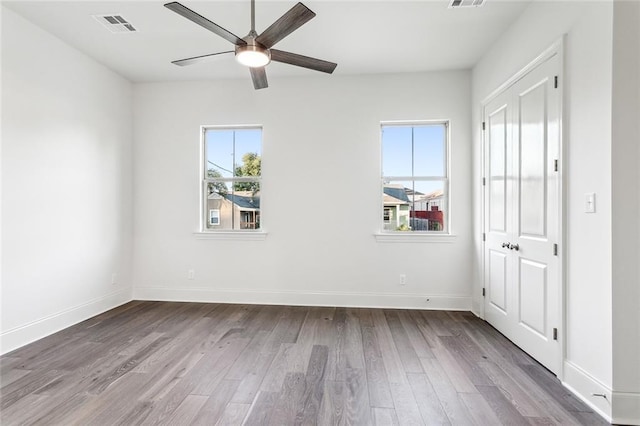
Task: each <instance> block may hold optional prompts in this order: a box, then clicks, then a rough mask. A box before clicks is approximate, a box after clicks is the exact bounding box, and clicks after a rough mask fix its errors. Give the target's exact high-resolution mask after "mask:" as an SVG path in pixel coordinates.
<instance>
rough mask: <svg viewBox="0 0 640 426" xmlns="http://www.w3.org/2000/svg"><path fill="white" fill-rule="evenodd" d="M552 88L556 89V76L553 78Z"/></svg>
mask: <svg viewBox="0 0 640 426" xmlns="http://www.w3.org/2000/svg"><path fill="white" fill-rule="evenodd" d="M553 88H554V89H557V88H558V76H557V75H556V76H555V77H553Z"/></svg>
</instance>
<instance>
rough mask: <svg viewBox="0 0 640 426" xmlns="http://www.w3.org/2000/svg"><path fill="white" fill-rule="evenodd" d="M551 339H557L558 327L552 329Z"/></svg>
mask: <svg viewBox="0 0 640 426" xmlns="http://www.w3.org/2000/svg"><path fill="white" fill-rule="evenodd" d="M553 340H558V329H557V328H554V329H553Z"/></svg>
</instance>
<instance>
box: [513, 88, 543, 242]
mask: <svg viewBox="0 0 640 426" xmlns="http://www.w3.org/2000/svg"><path fill="white" fill-rule="evenodd" d="M546 88H547V79H546V78H544V79H543V80H542V81H540V82H538V83H537V84H536V85H535V86H534V87H532V88H529V89H528V90H527V91H525V92H524V93H522V94H520V95H519V96H518V112H519V114H518V121H517V126H518V128H519V129H520V134H519V135H517V136H519V144H518V148H519V150H520V156H519V169H520V180H519V182H520V203H521V205H520V234H521V235H532V236H540V237H544V236H545V235H546V212H547V205H546V176H547V173H546V167H545V166H546V161H545V159H546V155H547V146H546V142H547V138H546V137H545V134H546V115H547V114H546V105H547V102H546V98H547V96H546V95H547V94H546Z"/></svg>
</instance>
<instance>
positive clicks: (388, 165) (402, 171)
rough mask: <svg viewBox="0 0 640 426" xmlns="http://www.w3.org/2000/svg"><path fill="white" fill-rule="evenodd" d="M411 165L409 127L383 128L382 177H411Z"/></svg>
mask: <svg viewBox="0 0 640 426" xmlns="http://www.w3.org/2000/svg"><path fill="white" fill-rule="evenodd" d="M411 163H412V159H411V127H408V126H383V128H382V175H383V176H413V173H412V171H411Z"/></svg>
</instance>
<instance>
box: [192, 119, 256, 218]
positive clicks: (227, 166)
mask: <svg viewBox="0 0 640 426" xmlns="http://www.w3.org/2000/svg"><path fill="white" fill-rule="evenodd" d="M202 150H203V156H202V157H203V167H202V169H203V175H202V182H203V184H202V187H203V206H204V208H203V210H204V213H205V218H206V220H205V221H204V224H205V226H204V229H203V230H204V231H246V230H257V229H260V185H261V179H262V178H261V169H262V129H261V128H260V127H259V126H238V127H218V126H211V127H207V126H205V127H203V131H202Z"/></svg>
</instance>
